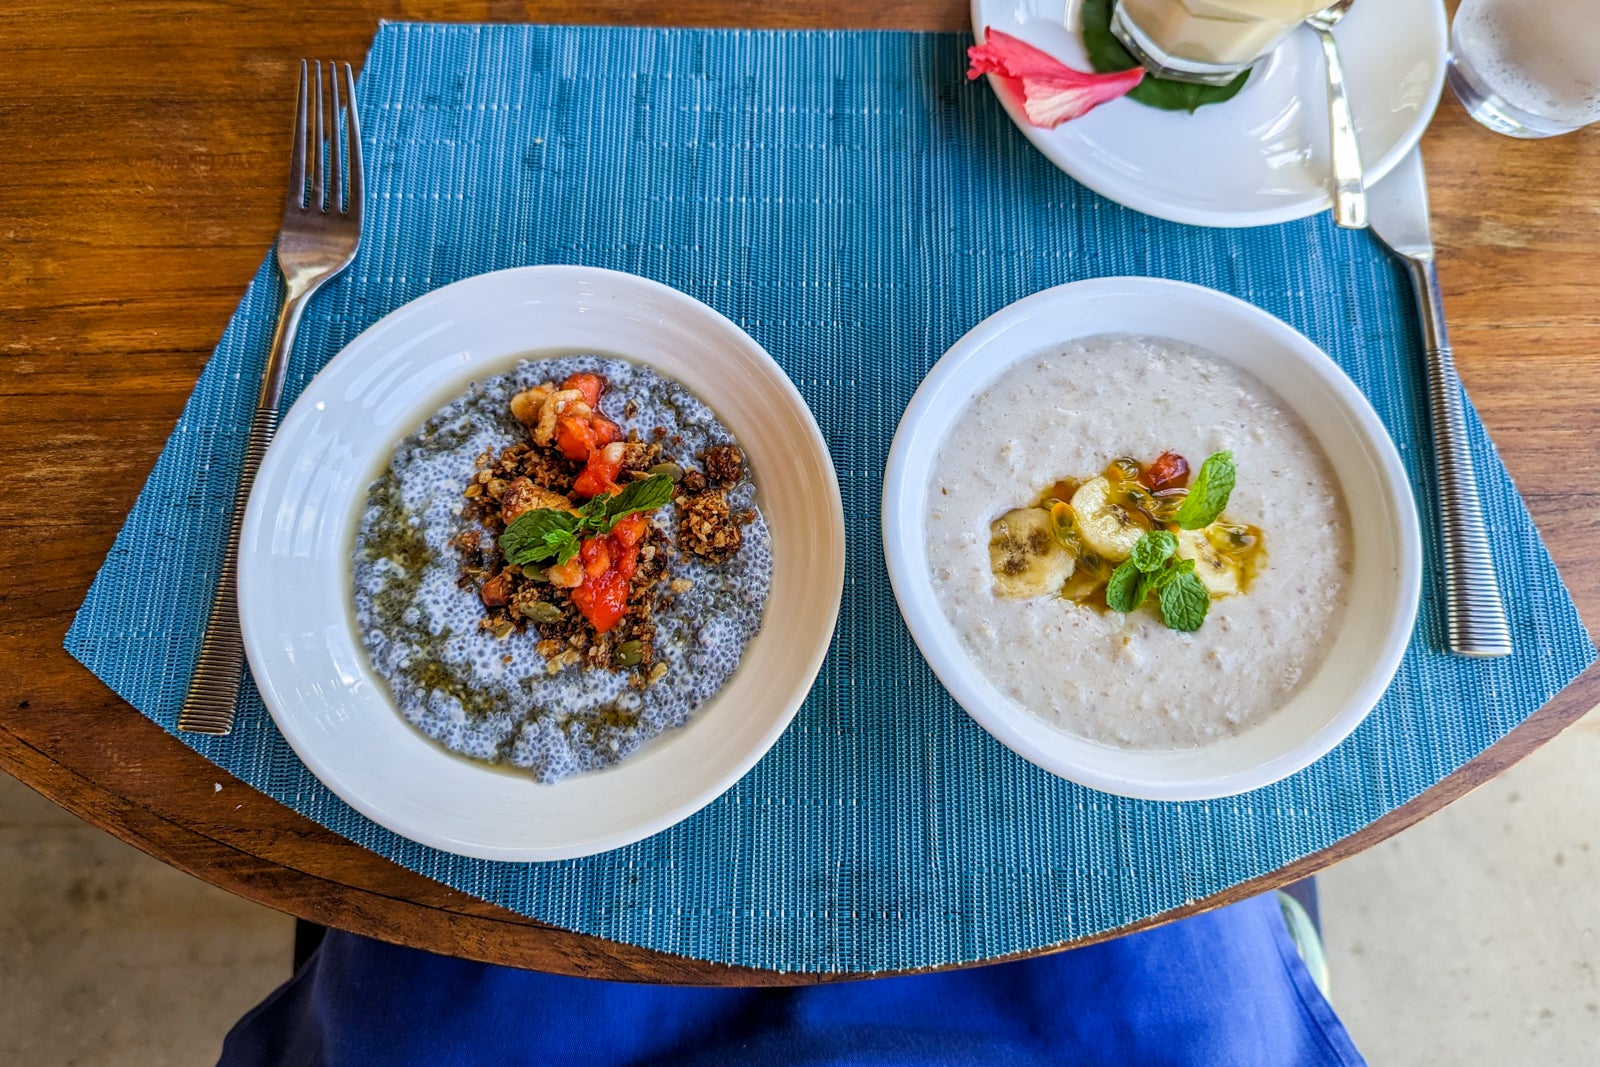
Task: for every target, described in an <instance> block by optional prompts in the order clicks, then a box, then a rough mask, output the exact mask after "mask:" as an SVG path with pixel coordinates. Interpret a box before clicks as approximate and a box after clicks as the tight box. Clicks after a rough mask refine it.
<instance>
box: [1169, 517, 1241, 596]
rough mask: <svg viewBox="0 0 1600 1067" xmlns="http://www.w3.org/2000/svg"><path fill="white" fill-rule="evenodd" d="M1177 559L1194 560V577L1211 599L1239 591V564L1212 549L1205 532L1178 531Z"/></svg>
mask: <svg viewBox="0 0 1600 1067" xmlns="http://www.w3.org/2000/svg"><path fill="white" fill-rule="evenodd" d="M1178 558H1179V559H1192V560H1194V576H1195V577H1196V578H1198V579H1200V584H1201V585H1203V586H1205V587H1206V592H1208V593H1210V594H1211V596H1212V597H1213V598H1215V597H1222V596H1232V595H1233V594H1235V593H1237V592H1238V591H1239V578H1240V573H1239V564H1238V563H1237V562H1235V561H1234V560H1231V559H1229V558H1228V557H1227V556H1224V555H1223V554H1222V553H1220V552H1218V551H1217V550H1216V549H1215V548H1213V547H1212V545H1211V541H1210V540H1209V539H1208V538H1207V537H1206V532H1205V530H1179V531H1178Z"/></svg>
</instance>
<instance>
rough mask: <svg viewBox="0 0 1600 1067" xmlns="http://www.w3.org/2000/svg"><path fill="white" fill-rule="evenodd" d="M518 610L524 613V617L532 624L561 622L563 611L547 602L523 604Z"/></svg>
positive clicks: (537, 601) (539, 601) (536, 601)
mask: <svg viewBox="0 0 1600 1067" xmlns="http://www.w3.org/2000/svg"><path fill="white" fill-rule="evenodd" d="M517 610H518V611H520V612H522V617H523V618H524V619H528V620H530V621H532V622H540V623H544V622H560V621H561V609H560V608H558V607H556V606H555V605H554V604H552V603H550V602H549V601H546V600H535V601H534V602H533V603H531V604H521V605H519V606H518V607H517Z"/></svg>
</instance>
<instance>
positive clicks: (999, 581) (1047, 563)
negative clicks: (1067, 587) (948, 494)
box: [989, 508, 1077, 598]
mask: <svg viewBox="0 0 1600 1067" xmlns="http://www.w3.org/2000/svg"><path fill="white" fill-rule="evenodd" d="M1076 562H1077V561H1076V560H1074V559H1073V556H1072V553H1070V552H1068V551H1067V550H1066V549H1064V548H1062V547H1061V545H1060V544H1059V543H1058V542H1057V541H1056V539H1055V535H1053V534H1052V533H1051V532H1050V513H1049V512H1048V511H1046V510H1044V509H1043V508H1017V509H1015V510H1013V511H1008V512H1006V513H1005V514H1004V515H1002V516H1000V517H999V518H998V519H996V520H994V522H992V523H990V524H989V566H990V568H991V569H992V570H993V571H994V591H995V595H996V596H1004V597H1017V598H1023V597H1035V596H1050V595H1053V594H1055V593H1059V592H1060V591H1061V586H1062V585H1063V584H1064V583H1065V582H1066V580H1067V579H1068V578H1070V577H1072V568H1073V566H1074V565H1075V563H1076Z"/></svg>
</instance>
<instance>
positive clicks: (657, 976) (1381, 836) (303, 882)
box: [0, 664, 1600, 986]
mask: <svg viewBox="0 0 1600 1067" xmlns="http://www.w3.org/2000/svg"><path fill="white" fill-rule="evenodd" d="M1596 706H1600V664H1597V665H1595V666H1591V667H1590V668H1589V669H1588V670H1587V671H1585V672H1584V673H1583V674H1581V675H1579V676H1578V677H1577V678H1576V679H1574V680H1573V681H1572V682H1571V683H1569V684H1568V685H1567V686H1566V688H1564V689H1562V690H1561V691H1560V692H1559V693H1557V694H1556V695H1555V696H1554V697H1553V698H1551V700H1549V701H1548V702H1547V703H1546V704H1545V705H1544V706H1543V707H1541V708H1540V709H1539V710H1538V711H1536V712H1534V713H1533V714H1532V715H1530V716H1529V717H1528V718H1527V719H1525V720H1524V721H1523V722H1522V723H1520V724H1519V725H1517V726H1516V727H1514V728H1513V729H1512V730H1511V731H1510V732H1508V733H1507V734H1506V735H1505V736H1504V737H1502V738H1501V739H1500V740H1499V741H1497V742H1495V743H1494V744H1493V745H1491V746H1489V747H1488V748H1486V749H1485V750H1484V751H1483V752H1481V753H1479V754H1478V755H1477V756H1476V757H1474V758H1473V759H1472V760H1470V761H1468V762H1467V763H1465V764H1463V765H1462V766H1461V767H1459V768H1457V769H1456V770H1455V771H1454V772H1452V773H1451V774H1449V775H1447V776H1446V777H1445V778H1443V779H1441V780H1440V781H1439V782H1438V783H1436V784H1435V785H1434V786H1432V787H1431V788H1429V789H1427V790H1425V791H1424V792H1422V793H1420V794H1418V795H1417V796H1416V797H1413V798H1412V799H1411V800H1409V801H1407V802H1406V803H1404V804H1402V805H1400V806H1399V807H1397V808H1395V809H1393V810H1392V811H1390V812H1388V813H1387V814H1386V815H1384V816H1382V817H1380V818H1378V819H1377V820H1375V821H1373V822H1372V823H1369V824H1368V825H1366V826H1364V827H1362V828H1361V829H1360V830H1357V831H1356V832H1355V833H1352V834H1349V835H1347V836H1346V837H1343V838H1340V839H1339V840H1338V841H1335V842H1334V843H1332V844H1331V845H1328V846H1327V847H1325V848H1322V849H1320V850H1318V851H1316V852H1313V853H1310V854H1309V855H1306V856H1303V857H1301V858H1300V859H1298V860H1295V861H1293V862H1291V863H1289V864H1287V865H1286V866H1284V867H1281V868H1278V869H1277V870H1274V871H1269V872H1267V873H1266V874H1262V875H1258V876H1257V877H1255V878H1251V879H1248V880H1246V881H1244V882H1240V883H1238V884H1237V885H1233V886H1230V887H1229V888H1227V889H1224V890H1221V891H1220V892H1217V893H1214V894H1212V895H1210V896H1207V897H1202V898H1200V899H1198V900H1195V901H1192V902H1190V903H1187V904H1184V905H1182V906H1180V907H1177V908H1173V909H1170V910H1168V911H1164V912H1160V913H1158V914H1155V915H1152V916H1149V917H1147V918H1145V919H1142V920H1140V921H1138V922H1136V923H1133V924H1131V925H1128V926H1123V927H1118V928H1116V929H1112V930H1106V931H1102V932H1100V933H1096V934H1092V935H1089V936H1086V937H1082V938H1077V939H1074V940H1070V941H1063V942H1059V943H1056V944H1051V945H1046V946H1042V947H1040V948H1036V949H1030V950H1027V951H1024V952H1018V953H1013V954H1010V955H1005V956H997V957H994V958H991V959H985V960H981V961H973V962H968V963H960V964H949V965H943V966H936V967H926V968H912V969H906V970H896V971H880V972H854V971H851V972H832V973H818V972H805V971H775V970H765V969H761V968H754V967H743V966H733V965H729V964H723V963H716V962H713V961H709V960H701V959H694V958H690V957H685V956H677V955H673V954H671V953H666V952H660V951H657V950H654V949H647V948H641V947H639V946H636V945H628V944H624V943H622V942H617V941H610V940H607V939H605V938H601V937H597V936H594V935H589V934H581V933H577V932H574V931H571V930H566V929H562V928H560V927H555V926H550V925H548V924H544V923H540V922H538V921H536V920H533V919H529V918H526V917H524V916H520V915H517V914H516V913H514V912H512V911H509V910H506V909H503V908H499V907H498V906H495V905H487V906H486V907H487V908H488V911H489V913H488V914H469V913H467V912H463V911H456V910H453V909H450V908H444V907H437V906H434V905H430V904H421V903H418V902H416V901H413V900H409V899H405V898H401V897H396V896H392V895H389V894H385V893H382V892H379V891H377V890H373V889H367V888H361V887H356V886H350V885H346V884H344V883H340V882H335V881H332V880H330V879H328V878H327V877H325V876H323V875H320V874H316V873H314V872H310V871H304V870H300V869H299V868H295V867H289V866H284V865H283V864H281V863H278V862H276V861H273V860H269V859H266V858H264V857H262V856H260V855H257V854H256V853H253V852H250V851H247V850H245V849H243V848H240V847H238V846H236V845H233V844H230V843H228V842H225V841H222V840H219V839H218V838H215V837H212V836H210V835H208V834H205V833H203V832H201V831H199V830H196V829H193V828H190V827H186V826H182V825H180V824H178V823H175V822H173V821H172V820H171V819H168V818H166V817H165V816H162V815H160V814H157V813H156V812H153V811H151V810H149V809H148V808H146V807H143V806H142V805H140V804H138V803H136V802H134V801H131V800H129V799H127V798H125V797H122V796H120V795H117V794H115V793H112V792H111V791H110V790H108V789H106V788H104V787H102V786H101V785H99V784H98V783H96V782H93V781H91V780H89V779H87V778H85V777H84V776H82V775H80V774H78V773H77V772H76V771H73V770H72V769H71V768H68V767H66V766H64V765H63V764H60V763H58V762H57V761H56V760H54V759H53V758H52V757H51V756H50V755H49V754H48V753H46V752H44V751H42V750H40V749H39V748H37V747H36V746H34V745H31V744H29V743H28V742H26V741H24V740H23V739H22V738H20V737H18V736H17V735H16V734H13V733H11V732H10V730H8V729H4V728H0V769H4V770H5V771H6V772H7V773H9V774H11V775H12V776H13V777H15V778H17V779H18V780H19V781H21V782H23V783H24V784H25V785H27V786H29V787H30V788H32V789H34V790H36V791H37V792H39V793H41V794H42V795H44V796H45V797H47V798H48V799H50V800H51V801H53V802H55V803H56V804H58V805H60V806H61V807H63V808H65V809H67V810H68V811H70V812H72V813H73V814H74V815H77V816H79V817H80V818H82V819H85V820H86V821H88V822H90V823H92V824H93V825H95V826H98V827H100V828H101V829H103V830H106V831H107V832H109V833H111V834H113V835H114V836H116V837H117V838H119V839H121V840H123V841H125V842H127V843H128V844H130V845H133V846H134V847H135V848H137V849H139V850H140V851H141V852H144V853H146V854H147V855H149V856H152V857H154V858H156V859H158V860H161V861H162V862H164V863H166V864H168V865H169V866H172V867H175V868H177V869H178V870H181V871H184V872H185V873H187V874H191V875H193V876H195V877H197V878H199V879H201V880H202V881H205V882H207V883H209V884H211V885H214V886H216V887H218V888H220V889H223V890H225V891H227V892H230V893H233V894H235V895H237V896H240V897H243V898H245V899H247V900H251V901H253V902H255V903H258V904H262V905H264V906H266V907H269V908H272V909H274V910H276V911H280V912H284V913H286V914H289V915H293V916H295V917H297V918H300V919H305V920H307V921H310V922H315V923H320V924H322V925H324V926H332V927H336V928H338V929H343V930H348V931H351V932H353V933H358V934H361V935H364V936H367V937H372V938H376V939H378V940H382V941H387V942H390V943H393V944H402V945H409V946H410V947H413V948H419V949H422V950H424V951H429V952H436V953H441V954H446V955H452V956H457V957H461V958H465V959H472V960H477V961H480V962H484V963H493V964H500V965H505V966H513V967H522V968H526V969H532V970H540V971H546V972H550V973H554V974H564V975H571V976H574V977H585V978H600V979H609V980H613V981H629V982H653V983H671V984H681V985H707V986H783V985H811V984H820V983H826V982H837V981H849V980H854V979H860V978H867V977H878V976H887V975H905V974H921V973H931V972H935V971H943V970H957V969H961V968H965V967H973V966H983V965H986V964H990V963H998V962H1003V961H1007V960H1017V959H1026V958H1029V957H1033V956H1042V955H1048V954H1051V953H1055V952H1061V951H1065V950H1067V949H1072V948H1079V947H1082V946H1084V945H1089V944H1093V943H1095V942H1098V941H1105V940H1109V939H1110V938H1113V937H1119V936H1121V935H1123V934H1128V933H1135V932H1137V931H1140V930H1146V929H1150V928H1152V927H1156V926H1160V925H1163V924H1165V923H1168V922H1172V921H1175V920H1178V919H1182V918H1186V917H1189V916H1192V915H1197V914H1199V913H1201V912H1204V911H1210V910H1212V909H1214V908H1218V907H1222V906H1224V905H1227V904H1231V903H1234V902H1236V901H1239V900H1243V899H1245V898H1247V897H1251V896H1255V895H1257V894H1259V893H1264V892H1267V891H1269V890H1272V889H1276V888H1279V887H1281V886H1284V885H1288V884H1289V883H1291V882H1295V881H1298V880H1300V879H1301V878H1305V877H1307V876H1308V875H1311V874H1314V873H1315V872H1317V871H1319V870H1322V869H1323V868H1325V867H1328V866H1330V865H1332V864H1333V863H1335V862H1337V861H1339V860H1342V859H1345V858H1347V857H1349V856H1353V855H1355V854H1357V853H1359V852H1362V851H1364V850H1366V849H1368V848H1370V847H1372V846H1373V845H1376V844H1378V843H1379V842H1381V841H1384V840H1386V839H1387V838H1389V837H1392V836H1393V835H1394V834H1396V833H1399V832H1400V831H1401V830H1403V829H1406V828H1407V827H1409V826H1412V825H1414V824H1416V823H1418V822H1420V821H1421V820H1422V819H1424V818H1426V817H1427V816H1429V815H1431V814H1433V813H1434V812H1436V811H1438V810H1440V809H1441V808H1443V807H1445V806H1446V805H1447V804H1449V803H1451V802H1453V801H1455V800H1457V799H1459V798H1460V797H1462V796H1464V795H1466V794H1467V793H1468V792H1471V791H1472V790H1473V789H1475V788H1477V787H1478V786H1479V785H1482V784H1483V783H1484V782H1487V781H1489V780H1490V779H1492V778H1494V777H1495V776H1497V775H1498V774H1500V773H1501V772H1503V771H1504V770H1506V769H1507V768H1508V767H1510V766H1512V765H1513V764H1515V763H1517V762H1518V761H1519V760H1521V759H1523V758H1525V757H1526V756H1528V755H1529V754H1530V753H1532V752H1534V751H1536V750H1537V749H1538V748H1540V747H1541V746H1542V745H1544V744H1545V743H1547V742H1548V741H1550V740H1551V739H1552V738H1554V737H1555V736H1556V735H1557V734H1558V733H1560V732H1561V731H1562V730H1564V729H1566V728H1567V727H1568V726H1570V725H1572V723H1574V722H1576V721H1577V720H1578V719H1579V718H1581V717H1582V716H1583V715H1584V714H1585V713H1586V712H1588V711H1589V710H1591V709H1593V708H1595V707H1596ZM123 709H124V710H125V711H126V712H127V713H129V714H138V712H137V711H136V710H135V709H134V708H133V707H131V706H129V705H126V704H124V705H123ZM140 718H141V719H143V716H140ZM143 721H144V722H145V724H146V725H147V726H148V727H149V728H150V729H151V730H153V731H155V732H156V733H157V734H159V735H160V737H162V738H164V739H165V740H166V741H167V742H169V743H170V744H173V745H177V746H180V747H181V748H182V749H183V750H184V751H185V752H188V753H190V754H191V755H192V756H193V758H194V759H196V760H198V761H200V763H201V764H203V765H204V767H205V768H208V770H207V771H206V772H205V773H214V774H216V775H219V776H227V772H225V771H222V770H221V769H220V768H217V767H215V765H213V764H211V763H210V761H208V760H206V759H205V757H203V756H201V755H200V754H199V753H196V752H194V751H193V750H192V749H189V748H188V746H187V745H183V743H182V742H181V741H179V740H178V739H177V738H175V737H172V736H171V735H170V734H168V733H167V732H166V731H164V730H162V729H161V728H160V727H159V726H158V725H156V724H155V723H153V722H150V721H149V720H143ZM240 784H241V785H246V783H242V782H241V783H240ZM246 788H250V787H249V786H248V785H246ZM273 803H276V801H273ZM286 810H288V809H286ZM295 817H296V818H298V819H303V820H304V821H305V823H306V824H307V827H308V828H314V830H315V831H317V832H322V833H330V834H331V833H332V831H329V830H326V829H325V828H323V827H321V826H320V824H317V823H315V822H314V821H312V820H311V819H308V818H306V817H305V816H301V815H298V814H296V816H295ZM335 836H337V835H335ZM400 869H401V870H405V868H400ZM407 873H408V874H409V875H411V876H412V877H416V878H423V877H425V876H424V875H421V874H417V873H416V872H411V871H407ZM263 875H266V876H270V877H265V878H264V877H262V876H263ZM285 878H287V879H290V880H292V881H294V882H295V883H296V885H297V887H298V891H297V892H294V893H290V894H285V893H282V892H278V893H273V892H271V889H272V888H274V887H281V886H282V884H283V882H284V879H285ZM462 896H463V898H466V899H471V900H474V901H477V898H475V897H471V896H470V895H469V894H465V893H463V894H462ZM396 905H398V906H400V907H402V908H409V909H411V910H412V911H413V912H414V913H415V914H414V916H413V921H412V922H411V923H409V924H404V925H403V926H402V924H397V923H396V922H394V921H393V919H392V918H390V919H386V918H385V914H384V910H383V909H384V908H385V907H388V908H392V907H394V906H396ZM495 912H498V913H499V914H494V913H495ZM424 918H426V919H427V920H429V921H426V922H424V921H421V920H422V919H424ZM418 932H422V933H424V934H427V935H430V936H425V937H423V938H420V939H419V938H416V937H415V935H416V934H417V933H418ZM408 933H409V934H411V935H413V936H412V937H410V938H408V937H406V936H405V934H408Z"/></svg>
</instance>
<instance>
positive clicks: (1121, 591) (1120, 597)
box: [1106, 559, 1150, 615]
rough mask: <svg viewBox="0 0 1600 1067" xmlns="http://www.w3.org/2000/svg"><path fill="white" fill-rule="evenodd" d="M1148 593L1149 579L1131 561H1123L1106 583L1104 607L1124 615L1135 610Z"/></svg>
mask: <svg viewBox="0 0 1600 1067" xmlns="http://www.w3.org/2000/svg"><path fill="white" fill-rule="evenodd" d="M1149 593H1150V579H1149V578H1148V577H1146V576H1145V574H1144V572H1142V571H1141V570H1139V568H1138V567H1136V566H1134V563H1133V560H1131V559H1125V560H1123V561H1122V562H1121V563H1119V564H1117V569H1116V570H1114V571H1112V572H1111V578H1110V579H1109V580H1108V581H1107V582H1106V606H1107V607H1109V608H1110V609H1111V610H1112V611H1120V612H1122V613H1123V614H1124V615H1126V614H1127V613H1128V612H1130V611H1135V610H1137V609H1138V607H1139V605H1140V604H1143V603H1144V598H1145V597H1146V596H1147V595H1149Z"/></svg>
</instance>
